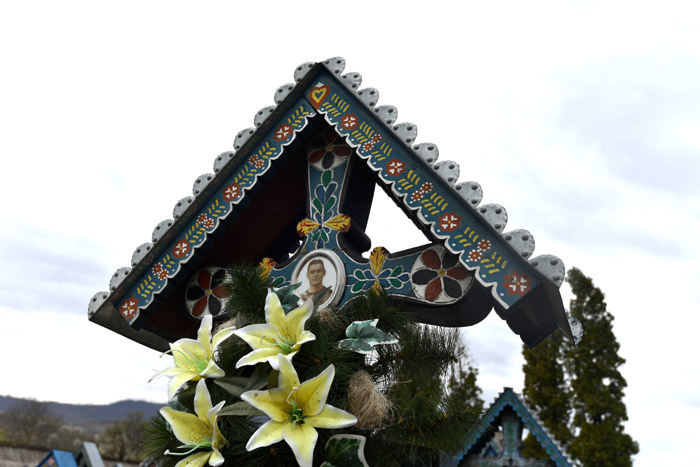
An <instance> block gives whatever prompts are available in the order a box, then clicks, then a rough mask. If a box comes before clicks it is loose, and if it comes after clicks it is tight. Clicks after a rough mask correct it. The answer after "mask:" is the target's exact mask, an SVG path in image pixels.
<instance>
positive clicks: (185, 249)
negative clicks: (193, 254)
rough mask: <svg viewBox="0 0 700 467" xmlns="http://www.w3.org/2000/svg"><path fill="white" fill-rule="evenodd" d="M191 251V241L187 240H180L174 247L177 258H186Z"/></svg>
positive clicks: (174, 254)
mask: <svg viewBox="0 0 700 467" xmlns="http://www.w3.org/2000/svg"><path fill="white" fill-rule="evenodd" d="M189 251H190V243H189V242H188V241H187V240H180V241H179V242H177V243H176V244H175V246H174V247H173V256H174V257H176V258H178V259H179V258H184V257H185V255H186V254H187V253H189Z"/></svg>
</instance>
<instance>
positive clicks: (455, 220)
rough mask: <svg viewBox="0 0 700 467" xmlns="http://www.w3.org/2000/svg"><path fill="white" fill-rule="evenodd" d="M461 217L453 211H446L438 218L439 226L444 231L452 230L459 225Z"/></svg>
mask: <svg viewBox="0 0 700 467" xmlns="http://www.w3.org/2000/svg"><path fill="white" fill-rule="evenodd" d="M461 223H462V218H461V217H459V216H458V215H457V214H456V213H454V212H448V213H446V214H445V215H444V216H442V217H441V218H440V222H439V225H440V228H441V229H442V230H444V231H445V232H452V231H453V230H455V229H456V228H458V227H459V226H460V224H461Z"/></svg>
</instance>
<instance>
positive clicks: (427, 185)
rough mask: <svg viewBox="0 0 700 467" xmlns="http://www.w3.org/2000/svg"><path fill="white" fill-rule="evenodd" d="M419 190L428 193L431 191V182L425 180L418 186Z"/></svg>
mask: <svg viewBox="0 0 700 467" xmlns="http://www.w3.org/2000/svg"><path fill="white" fill-rule="evenodd" d="M420 191H422V192H423V193H430V192H431V191H433V184H432V183H430V182H425V183H424V184H422V185H421V186H420Z"/></svg>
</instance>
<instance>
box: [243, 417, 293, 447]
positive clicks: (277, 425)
mask: <svg viewBox="0 0 700 467" xmlns="http://www.w3.org/2000/svg"><path fill="white" fill-rule="evenodd" d="M283 426H284V423H282V422H276V421H274V420H269V421H268V422H267V423H265V424H264V425H263V426H261V427H260V428H258V429H257V430H256V431H255V433H253V436H251V437H250V439H249V440H248V443H247V444H246V445H245V449H246V451H252V450H253V449H257V448H261V447H263V446H269V445H271V444H275V443H279V442H280V441H282V427H283Z"/></svg>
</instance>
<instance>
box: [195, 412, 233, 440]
mask: <svg viewBox="0 0 700 467" xmlns="http://www.w3.org/2000/svg"><path fill="white" fill-rule="evenodd" d="M224 404H226V401H221V402H219V403H218V404H216V405H215V406H214V407H210V408H209V410H208V411H207V415H206V419H207V420H208V421H209V424H210V425H211V426H213V427H214V428H215V431H217V432H218V431H219V429H218V426H217V425H216V417H218V416H219V412H221V409H222V408H223V407H224ZM197 415H199V414H197ZM212 444H213V443H212Z"/></svg>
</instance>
